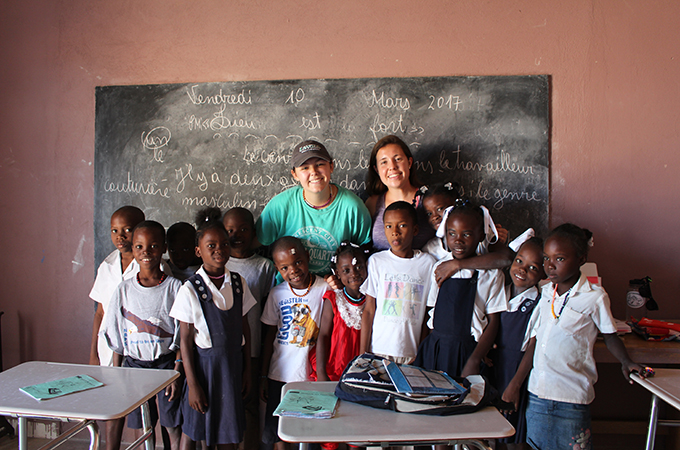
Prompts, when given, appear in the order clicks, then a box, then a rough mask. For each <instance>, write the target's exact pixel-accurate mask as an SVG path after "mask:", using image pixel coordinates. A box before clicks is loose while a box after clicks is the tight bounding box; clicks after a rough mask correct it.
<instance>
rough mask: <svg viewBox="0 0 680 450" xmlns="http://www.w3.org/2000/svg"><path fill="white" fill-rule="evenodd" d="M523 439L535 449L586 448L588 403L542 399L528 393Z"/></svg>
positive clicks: (587, 439) (587, 440)
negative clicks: (525, 426) (525, 437)
mask: <svg viewBox="0 0 680 450" xmlns="http://www.w3.org/2000/svg"><path fill="white" fill-rule="evenodd" d="M527 442H528V443H529V445H531V447H532V448H535V449H537V450H562V449H569V450H590V449H591V448H592V442H591V436H590V405H579V404H576V403H566V402H557V401H554V400H545V399H542V398H538V397H537V396H535V395H534V394H532V393H529V406H528V407H527Z"/></svg>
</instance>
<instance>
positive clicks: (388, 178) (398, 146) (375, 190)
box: [366, 135, 434, 250]
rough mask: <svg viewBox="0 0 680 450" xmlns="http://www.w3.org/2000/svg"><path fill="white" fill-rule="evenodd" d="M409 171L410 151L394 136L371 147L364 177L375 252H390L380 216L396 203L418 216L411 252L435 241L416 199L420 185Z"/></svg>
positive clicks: (410, 164) (420, 204) (423, 210)
mask: <svg viewBox="0 0 680 450" xmlns="http://www.w3.org/2000/svg"><path fill="white" fill-rule="evenodd" d="M412 167H413V155H412V154H411V150H409V148H408V145H406V143H405V142H404V141H402V140H401V139H399V138H398V137H397V136H394V135H389V136H385V137H383V138H382V139H380V140H379V141H378V142H376V144H375V145H374V146H373V151H371V158H370V164H369V167H368V173H367V174H366V190H367V192H368V195H369V196H370V197H369V198H368V200H366V206H367V207H368V211H369V212H370V214H371V217H372V218H373V233H372V234H373V246H374V247H375V248H376V250H386V249H388V248H390V245H389V242H387V238H386V237H385V230H384V226H383V213H384V212H385V208H387V207H388V206H390V205H391V204H392V203H394V202H398V201H405V202H409V203H412V204H413V206H415V207H416V212H417V213H418V234H417V235H416V236H414V238H413V248H415V249H421V248H422V247H423V246H424V245H425V244H426V243H427V241H429V240H430V239H432V238H433V237H434V230H433V229H432V227H431V226H430V225H429V224H428V222H427V214H426V213H425V209H424V208H423V205H422V202H421V201H420V196H419V195H416V194H417V193H418V188H419V187H420V186H422V184H421V183H420V182H419V181H418V179H417V178H416V173H415V170H411V169H412Z"/></svg>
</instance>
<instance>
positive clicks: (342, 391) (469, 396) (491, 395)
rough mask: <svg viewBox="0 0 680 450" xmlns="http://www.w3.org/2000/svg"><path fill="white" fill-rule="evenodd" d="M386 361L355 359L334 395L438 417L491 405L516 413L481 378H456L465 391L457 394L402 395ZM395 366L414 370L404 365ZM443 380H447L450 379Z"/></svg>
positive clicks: (372, 357)
mask: <svg viewBox="0 0 680 450" xmlns="http://www.w3.org/2000/svg"><path fill="white" fill-rule="evenodd" d="M383 361H384V358H382V357H380V356H376V355H373V354H371V353H364V354H363V355H360V356H357V357H356V358H354V359H353V360H352V361H351V362H350V363H349V365H348V366H347V367H346V368H345V371H344V372H343V373H342V376H341V378H340V382H339V383H338V385H337V387H336V388H335V395H336V396H337V397H338V398H339V399H341V400H346V401H348V402H353V403H359V404H362V405H365V406H371V407H373V408H381V409H391V410H392V411H397V412H407V413H413V414H430V415H437V416H447V415H452V414H466V413H471V412H474V411H477V410H478V409H481V408H484V407H486V406H489V405H496V406H501V407H503V408H504V409H513V405H511V404H507V403H505V402H501V400H500V395H499V394H498V391H497V390H496V389H495V388H494V387H493V386H491V385H490V384H489V382H488V380H487V379H486V378H484V377H483V376H481V375H471V376H469V377H465V378H459V377H457V378H454V379H453V380H454V381H455V382H456V383H458V385H460V386H462V388H463V389H462V390H461V391H459V392H457V393H455V394H446V393H434V394H417V393H413V392H399V391H398V390H397V387H396V386H395V384H394V383H393V382H392V380H391V378H390V376H389V374H388V373H387V370H386V369H385V363H383ZM391 364H394V363H391ZM396 366H399V367H400V368H401V367H407V368H412V366H407V365H402V364H396ZM420 370H421V371H422V372H423V373H424V374H434V375H435V376H439V377H441V376H442V374H443V372H438V371H428V370H425V369H420ZM444 376H445V377H446V378H448V376H447V375H445V374H444ZM449 379H450V378H449ZM501 403H502V405H501Z"/></svg>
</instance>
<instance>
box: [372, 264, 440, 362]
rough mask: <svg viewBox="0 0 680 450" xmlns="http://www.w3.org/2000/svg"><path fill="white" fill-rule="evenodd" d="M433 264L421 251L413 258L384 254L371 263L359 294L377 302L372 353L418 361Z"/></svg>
mask: <svg viewBox="0 0 680 450" xmlns="http://www.w3.org/2000/svg"><path fill="white" fill-rule="evenodd" d="M434 263H435V260H434V258H433V257H432V256H431V255H430V254H428V253H425V252H421V251H420V250H414V254H413V258H400V257H398V256H396V255H395V254H394V253H392V251H391V250H384V251H382V252H379V253H376V254H374V255H373V256H371V257H370V258H369V259H368V278H367V279H366V281H364V284H362V285H361V289H360V290H361V292H362V293H363V294H366V295H370V296H371V297H373V298H375V304H376V309H375V316H374V318H373V332H372V333H371V351H372V352H373V353H379V354H382V355H389V356H396V357H407V358H415V356H416V352H417V350H418V344H419V343H420V331H421V326H422V323H423V318H424V316H425V309H426V308H425V307H426V303H427V298H428V294H429V292H430V287H431V280H432V266H433V265H434Z"/></svg>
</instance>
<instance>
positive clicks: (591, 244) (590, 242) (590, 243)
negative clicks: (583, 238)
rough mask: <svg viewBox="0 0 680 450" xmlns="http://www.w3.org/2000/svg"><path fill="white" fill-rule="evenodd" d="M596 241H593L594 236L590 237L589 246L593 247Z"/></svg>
mask: <svg viewBox="0 0 680 450" xmlns="http://www.w3.org/2000/svg"><path fill="white" fill-rule="evenodd" d="M594 243H595V241H593V237H592V236H590V239H588V247H592V246H593V245H594Z"/></svg>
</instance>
